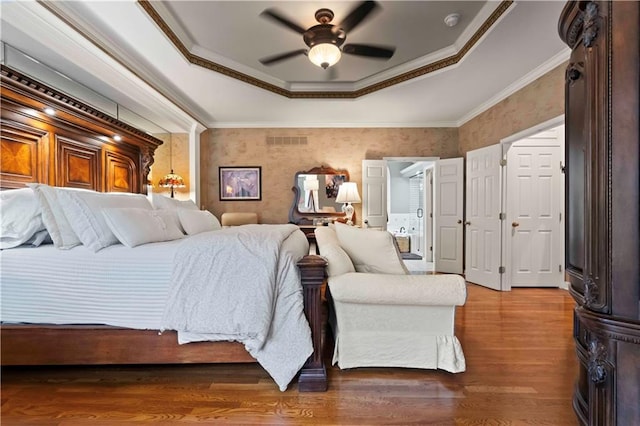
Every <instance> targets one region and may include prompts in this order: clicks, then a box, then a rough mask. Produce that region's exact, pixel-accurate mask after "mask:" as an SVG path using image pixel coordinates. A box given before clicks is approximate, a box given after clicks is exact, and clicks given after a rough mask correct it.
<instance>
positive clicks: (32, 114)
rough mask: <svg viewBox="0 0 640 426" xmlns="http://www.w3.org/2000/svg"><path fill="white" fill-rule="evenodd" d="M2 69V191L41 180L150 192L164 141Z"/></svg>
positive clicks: (0, 120)
mask: <svg viewBox="0 0 640 426" xmlns="http://www.w3.org/2000/svg"><path fill="white" fill-rule="evenodd" d="M0 71H1V82H0V83H1V84H0V88H1V99H2V102H1V105H2V115H1V118H0V135H1V143H2V146H1V148H0V188H3V189H4V188H22V187H24V185H25V184H27V183H36V182H39V183H46V184H49V185H52V186H65V187H74V188H84V189H92V190H95V191H101V192H110V191H119V192H138V193H143V194H145V193H146V192H147V185H146V183H147V176H148V175H149V169H150V168H151V165H152V164H153V154H154V152H155V150H156V148H157V147H158V146H159V145H161V144H162V141H161V140H159V139H156V138H154V137H153V136H150V135H148V134H147V133H145V132H143V131H141V130H138V129H136V128H134V127H131V126H129V125H128V124H126V123H123V122H121V121H118V120H116V119H114V118H112V117H110V116H108V115H106V114H104V113H102V112H100V111H98V110H96V109H95V108H93V107H91V106H89V105H87V104H84V103H82V102H80V101H77V100H75V99H72V98H70V97H69V96H67V95H65V94H64V93H62V92H60V91H58V90H56V89H53V88H51V87H48V86H46V85H44V84H42V83H40V82H38V81H35V80H33V79H32V78H30V77H27V76H25V75H23V74H21V73H19V72H17V71H14V70H12V69H10V68H8V67H5V66H2V67H1V68H0ZM47 108H51V109H52V110H53V114H52V115H50V114H47V113H46V112H45V109H47ZM115 135H118V136H119V137H120V138H121V140H120V141H117V140H115V139H114V136H115Z"/></svg>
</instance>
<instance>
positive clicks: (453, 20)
mask: <svg viewBox="0 0 640 426" xmlns="http://www.w3.org/2000/svg"><path fill="white" fill-rule="evenodd" d="M458 21H460V14H459V13H450V14H448V15H447V16H445V18H444V23H445V25H446V26H447V27H455V26H456V25H457V24H458Z"/></svg>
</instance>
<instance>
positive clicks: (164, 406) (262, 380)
mask: <svg viewBox="0 0 640 426" xmlns="http://www.w3.org/2000/svg"><path fill="white" fill-rule="evenodd" d="M468 290H469V292H468V293H469V295H468V299H467V302H466V305H465V306H464V307H461V308H459V309H458V310H457V313H456V334H457V336H458V338H459V339H460V342H461V344H462V348H463V350H464V353H465V356H466V360H467V371H466V372H464V373H460V374H451V373H447V372H444V371H434V370H419V369H400V368H361V369H352V370H340V369H338V368H336V367H328V377H329V390H328V391H327V392H326V393H299V392H298V390H297V384H295V383H294V384H292V385H291V386H290V388H289V390H287V391H286V392H280V391H278V389H277V387H276V385H275V384H274V382H273V380H272V379H271V378H270V377H269V376H268V375H267V374H266V372H265V371H264V370H263V369H262V368H261V367H260V366H259V365H257V364H240V365H225V364H220V365H179V366H85V367H30V368H17V367H11V368H3V370H2V383H1V390H2V410H1V418H0V420H1V422H2V425H47V426H48V425H55V426H69V425H85V424H87V425H97V426H101V425H118V424H138V423H153V424H158V425H163V424H166V425H173V424H176V423H200V424H202V423H205V424H242V425H251V424H260V425H269V424H274V425H275V424H277V425H309V424H323V425H332V424H339V425H379V424H380V425H382V424H384V425H393V424H399V425H400V424H402V425H407V424H415V425H474V426H475V425H553V426H563V425H576V424H577V421H576V418H575V414H574V413H573V409H572V406H571V398H572V393H573V386H574V381H575V378H576V373H577V361H576V355H575V351H574V346H573V340H572V311H573V300H572V299H571V297H570V296H569V295H568V293H567V292H566V291H564V290H559V289H537V288H533V289H513V291H511V292H506V293H500V292H495V291H492V290H488V289H485V288H482V287H479V286H475V285H472V284H469V285H468ZM326 358H327V363H328V362H329V360H330V351H327V357H326Z"/></svg>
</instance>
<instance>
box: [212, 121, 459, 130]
mask: <svg viewBox="0 0 640 426" xmlns="http://www.w3.org/2000/svg"><path fill="white" fill-rule="evenodd" d="M423 127H424V128H428V127H432V128H433V127H458V126H457V123H456V122H454V121H434V122H424V123H361V122H357V123H300V122H254V123H247V122H235V123H234V122H216V123H210V124H209V127H208V128H209V129H329V128H331V129H355V128H358V129H362V128H365V129H376V128H395V129H406V128H423Z"/></svg>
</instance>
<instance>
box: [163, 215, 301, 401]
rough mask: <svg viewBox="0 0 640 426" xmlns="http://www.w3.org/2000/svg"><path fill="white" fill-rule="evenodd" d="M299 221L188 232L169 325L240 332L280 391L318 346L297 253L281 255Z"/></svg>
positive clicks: (188, 335)
mask: <svg viewBox="0 0 640 426" xmlns="http://www.w3.org/2000/svg"><path fill="white" fill-rule="evenodd" d="M298 229H299V228H298V227H297V226H295V225H245V226H241V227H234V228H229V229H224V230H221V231H217V232H212V233H211V232H210V233H203V234H200V235H196V236H193V237H191V238H190V241H189V244H183V245H181V247H180V248H179V250H178V252H177V253H176V258H175V262H174V269H173V273H172V279H171V283H172V284H171V286H172V287H171V288H170V290H169V297H168V299H167V300H168V302H167V305H166V309H165V313H164V317H163V320H162V327H163V329H167V330H169V329H170V330H178V332H179V333H180V334H181V336H182V338H181V341H196V340H213V341H216V340H235V341H239V342H242V343H243V344H244V345H245V347H246V349H247V351H248V352H249V353H250V354H251V355H252V356H253V357H254V358H255V359H256V360H257V361H258V362H259V363H260V364H261V365H262V366H263V367H264V369H265V370H266V371H267V372H268V373H269V374H270V375H271V377H273V379H274V380H275V382H276V383H277V384H278V386H279V388H280V390H281V391H284V390H286V388H287V385H288V384H289V382H290V381H291V380H292V379H293V377H294V376H295V375H296V373H297V372H298V370H300V368H301V367H302V365H303V364H304V363H305V361H306V360H307V358H308V357H309V356H310V355H311V353H312V352H313V345H312V342H311V330H310V329H309V324H308V323H307V321H306V319H305V316H304V311H303V296H302V288H301V285H300V276H299V272H298V268H297V267H296V260H297V259H295V258H293V256H291V255H290V254H289V253H287V252H283V253H282V255H281V250H280V246H281V244H282V242H283V241H284V240H285V239H286V238H287V237H288V236H289V235H290V234H291V233H292V232H299V231H298Z"/></svg>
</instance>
